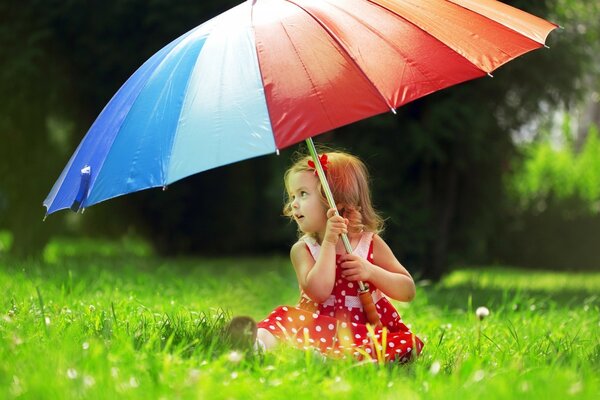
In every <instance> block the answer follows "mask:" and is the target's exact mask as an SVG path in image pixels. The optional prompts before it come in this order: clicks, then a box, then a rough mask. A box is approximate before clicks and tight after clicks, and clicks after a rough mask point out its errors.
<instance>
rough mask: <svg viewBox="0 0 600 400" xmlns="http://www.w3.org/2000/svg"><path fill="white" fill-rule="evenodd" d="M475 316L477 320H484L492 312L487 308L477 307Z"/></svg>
mask: <svg viewBox="0 0 600 400" xmlns="http://www.w3.org/2000/svg"><path fill="white" fill-rule="evenodd" d="M475 315H477V318H479V319H480V320H482V319H484V318H485V317H487V316H489V315H490V310H488V308H487V307H477V310H475Z"/></svg>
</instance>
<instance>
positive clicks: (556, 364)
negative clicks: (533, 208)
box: [0, 243, 600, 400]
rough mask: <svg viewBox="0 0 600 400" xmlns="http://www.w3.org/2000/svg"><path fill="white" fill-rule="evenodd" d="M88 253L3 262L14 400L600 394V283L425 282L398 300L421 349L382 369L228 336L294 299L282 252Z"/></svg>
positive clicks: (1, 325) (0, 369) (531, 278)
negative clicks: (245, 348) (406, 300)
mask: <svg viewBox="0 0 600 400" xmlns="http://www.w3.org/2000/svg"><path fill="white" fill-rule="evenodd" d="M77 246H79V247H77ZM77 246H76V247H75V249H77V248H80V249H84V250H83V251H74V250H73V249H72V248H71V250H69V245H66V244H64V243H63V244H60V243H59V244H55V245H54V247H52V246H51V247H50V248H49V250H48V251H47V252H46V253H45V255H44V258H43V259H41V260H28V261H15V260H11V259H9V258H7V257H6V256H4V257H0V293H2V297H1V298H0V314H1V318H0V398H3V399H4V398H7V399H10V398H31V399H42V398H50V399H64V398H80V397H81V398H91V399H94V398H111V399H113V398H119V399H120V398H144V399H146V398H164V399H173V398H192V399H193V398H199V399H205V398H207V399H208V398H216V399H221V398H222V399H229V398H274V399H280V398H286V397H287V398H293V399H303V398H307V399H312V398H315V397H319V398H322V399H324V398H351V399H353V398H361V399H364V398H367V397H370V396H375V398H402V399H406V398H408V399H413V398H414V399H421V398H422V399H429V398H431V399H438V398H460V399H494V398H501V399H506V398H527V399H544V400H547V399H554V398H557V399H558V398H589V399H597V398H600V397H598V396H599V394H600V378H599V375H598V371H599V370H600V312H599V310H600V297H599V295H600V273H586V274H583V273H568V272H536V271H527V270H517V269H510V268H505V267H482V268H476V269H475V268H463V269H458V270H455V271H454V272H453V273H451V274H450V275H448V276H447V277H446V278H445V279H444V280H443V281H442V282H440V283H438V284H430V283H428V282H425V281H420V282H418V293H417V298H416V299H415V301H413V302H412V303H410V304H399V303H396V304H397V306H398V308H399V310H400V312H401V314H402V316H403V320H404V321H405V322H407V323H409V324H410V325H411V327H412V330H413V331H414V332H415V333H417V335H418V336H419V337H421V338H423V339H424V340H425V343H426V346H425V348H424V352H423V355H422V356H421V357H420V358H419V359H417V360H415V361H414V362H412V363H411V364H410V365H404V366H399V365H377V364H374V363H358V362H355V361H351V360H329V359H323V358H322V357H320V356H319V355H317V354H315V353H313V352H312V351H307V352H304V351H300V350H295V349H291V348H289V347H280V348H279V349H277V350H276V351H273V352H270V353H268V354H266V355H264V356H263V357H260V356H255V355H251V354H249V355H241V356H240V355H238V354H232V352H231V350H230V349H229V348H228V346H227V345H226V343H225V342H224V341H223V339H222V337H221V336H220V331H221V327H222V326H223V325H224V323H226V322H227V320H228V319H229V318H230V317H231V316H232V315H237V314H246V315H250V316H252V317H254V318H256V319H260V318H263V317H264V316H265V315H266V314H268V313H269V312H270V311H271V309H273V308H274V307H276V306H277V305H280V304H295V302H296V300H297V297H298V288H297V284H296V282H295V275H294V272H293V270H292V268H291V266H290V264H289V261H288V260H287V259H286V258H284V257H265V258H256V259H253V258H219V259H160V258H158V257H155V256H152V254H151V252H149V251H145V250H144V249H143V248H141V250H140V249H139V248H136V247H135V246H134V247H131V246H129V247H127V246H125V247H126V250H125V251H113V250H114V249H115V248H116V249H117V250H119V249H120V247H119V246H116V247H111V245H110V244H106V243H104V244H102V243H100V244H98V245H97V246H91V247H90V246H89V244H88V245H87V247H86V245H85V243H84V244H79V245H77ZM132 249H133V250H132ZM0 256H1V254H0ZM479 306H485V307H487V308H488V309H489V310H490V315H489V317H487V318H485V319H484V320H481V321H480V320H478V319H477V317H476V315H475V311H474V310H475V309H476V308H477V307H479Z"/></svg>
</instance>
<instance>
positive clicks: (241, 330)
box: [225, 315, 257, 350]
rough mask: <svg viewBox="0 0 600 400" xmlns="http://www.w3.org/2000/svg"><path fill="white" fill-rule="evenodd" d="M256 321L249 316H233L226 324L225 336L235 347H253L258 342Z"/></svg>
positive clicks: (243, 348) (245, 348) (241, 348)
mask: <svg viewBox="0 0 600 400" xmlns="http://www.w3.org/2000/svg"><path fill="white" fill-rule="evenodd" d="M256 330H257V327H256V321H254V320H253V319H252V318H250V317H247V316H243V315H242V316H237V317H233V318H232V319H231V321H230V322H229V323H228V324H227V326H225V337H226V338H227V339H228V340H229V341H230V343H231V345H232V346H233V348H235V349H239V350H247V349H252V348H253V346H254V344H255V342H256Z"/></svg>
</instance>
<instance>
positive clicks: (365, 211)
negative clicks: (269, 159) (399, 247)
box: [283, 151, 383, 239]
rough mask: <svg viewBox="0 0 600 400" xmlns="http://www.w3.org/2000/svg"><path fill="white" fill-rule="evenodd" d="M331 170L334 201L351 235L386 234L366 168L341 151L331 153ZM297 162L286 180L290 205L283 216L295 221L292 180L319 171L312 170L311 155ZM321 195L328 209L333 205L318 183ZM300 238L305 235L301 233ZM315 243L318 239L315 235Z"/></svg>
mask: <svg viewBox="0 0 600 400" xmlns="http://www.w3.org/2000/svg"><path fill="white" fill-rule="evenodd" d="M319 154H320V155H321V154H326V155H327V164H326V167H327V170H326V171H325V176H326V177H327V181H328V182H329V187H330V188H331V192H332V194H333V198H334V200H335V202H336V204H337V206H338V211H339V213H340V215H341V216H342V217H344V218H347V219H348V232H349V233H360V232H362V231H367V232H373V233H380V232H381V231H383V218H381V217H380V216H379V214H378V213H377V211H375V209H374V208H373V204H372V203H371V193H370V190H369V173H368V171H367V167H366V166H365V164H364V163H363V162H362V161H361V160H360V159H359V158H358V157H356V156H353V155H351V154H348V153H344V152H341V151H327V152H324V153H319ZM295 159H296V160H295V161H294V163H293V164H292V166H291V167H290V168H288V170H287V171H286V172H285V175H284V176H283V179H284V182H285V189H286V192H287V194H288V198H287V201H286V203H285V205H284V207H283V215H285V216H286V217H289V218H290V219H292V220H293V219H294V217H293V210H292V198H291V197H290V194H289V193H290V188H289V178H290V176H291V175H292V174H294V173H298V172H305V171H308V172H313V171H314V170H315V169H314V168H313V167H311V166H309V164H308V161H310V160H312V158H311V157H310V155H305V154H302V153H297V154H296V156H295ZM317 188H318V193H319V194H320V197H321V201H322V202H323V205H324V206H325V207H326V209H329V203H328V202H327V198H326V197H325V192H324V190H323V188H322V186H321V182H320V181H319V182H318V186H317ZM298 234H299V236H302V235H303V233H302V232H300V231H298ZM311 236H313V237H314V238H315V239H316V237H315V235H311Z"/></svg>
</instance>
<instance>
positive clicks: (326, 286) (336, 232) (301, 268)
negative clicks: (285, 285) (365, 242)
mask: <svg viewBox="0 0 600 400" xmlns="http://www.w3.org/2000/svg"><path fill="white" fill-rule="evenodd" d="M347 225H348V220H347V219H346V218H343V217H342V216H340V215H336V211H335V209H329V211H327V224H326V226H325V233H324V235H323V240H322V243H321V250H320V251H319V256H318V257H317V260H316V261H315V260H314V259H313V257H312V255H311V254H310V252H309V251H308V249H307V248H306V245H305V244H304V243H303V242H302V241H300V242H297V243H296V244H294V245H293V246H292V250H291V251H290V258H291V259H292V264H293V265H294V269H295V270H296V277H297V278H298V283H299V284H300V287H301V288H302V290H304V293H306V294H307V295H308V297H310V298H311V299H312V300H313V301H316V302H317V303H322V302H324V301H325V300H327V298H328V297H329V296H330V295H331V291H332V290H333V285H334V284H335V247H336V244H337V242H338V240H339V239H340V235H341V234H342V233H348V228H347Z"/></svg>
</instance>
